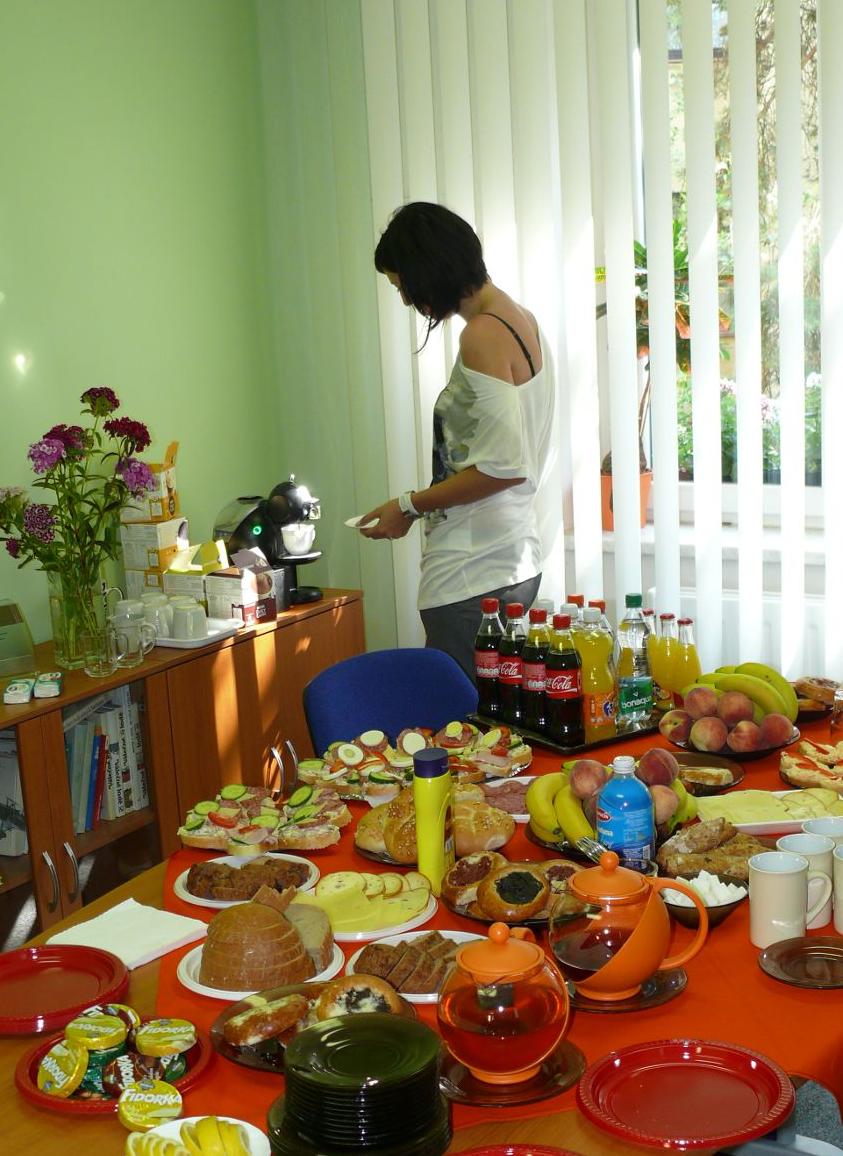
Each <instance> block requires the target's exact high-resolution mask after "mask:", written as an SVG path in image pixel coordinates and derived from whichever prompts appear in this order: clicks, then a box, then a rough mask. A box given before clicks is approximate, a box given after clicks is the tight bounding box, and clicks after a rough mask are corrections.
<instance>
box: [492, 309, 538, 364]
mask: <svg viewBox="0 0 843 1156" xmlns="http://www.w3.org/2000/svg"><path fill="white" fill-rule="evenodd" d="M486 316H487V317H494V318H495V319H496V320H497V321H500V323H501V325H505V326H506V327H507V329H508V330H509V332H510V333H511V334H512V336H513V337H514V338H515V340H516V341H517V342H518V344H519V345H520V346H521V352H522V353H523V354H524V356H525V357H526V358H527V364H528V365H529V367H530V374H531V375H532V376H533V377H535V376H536V371H535V369H534V368H533V359H532V357H530V351H529V349H528V348H527V346H526V345H525V344H524V342H523V341H522V340H521V338H520V337H519V336H518V333H517V332H516V331H515V330H514V329H513V328H512V326H511V325H510V324H509V322H508V321H504V319H503V318H502V317H499V316H498V314H497V313H487V314H486Z"/></svg>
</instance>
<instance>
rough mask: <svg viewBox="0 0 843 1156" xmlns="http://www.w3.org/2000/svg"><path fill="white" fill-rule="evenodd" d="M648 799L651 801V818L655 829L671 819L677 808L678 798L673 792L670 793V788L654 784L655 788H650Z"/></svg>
mask: <svg viewBox="0 0 843 1156" xmlns="http://www.w3.org/2000/svg"><path fill="white" fill-rule="evenodd" d="M650 798H651V799H652V800H653V818H654V819H655V821H656V826H657V827H658V826H660V825H661V824H662V823H666V822H667V821H668V819H672V818H673V816H674V815H675V814H676V811H677V809H678V807H679V796H678V795H677V794H676V792H675V791H671V789H670V787H664V786H662V785H661V783H656V784H655V786H652V787H650Z"/></svg>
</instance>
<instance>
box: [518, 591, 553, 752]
mask: <svg viewBox="0 0 843 1156" xmlns="http://www.w3.org/2000/svg"><path fill="white" fill-rule="evenodd" d="M549 645H550V631H549V630H548V628H547V611H546V610H540V609H538V608H536V607H534V608H533V609H532V610H531V611H530V629H529V631H528V633H527V641H526V642H525V643H524V649H523V651H522V652H521V658H522V662H523V668H522V684H521V714H522V716H523V719H524V724H523V725H524V726H525V727H528V728H529V729H530V730H532V731H538V732H539V733H541V732H543V731H544V678H545V666H544V663H545V658H546V657H547V648H548V646H549Z"/></svg>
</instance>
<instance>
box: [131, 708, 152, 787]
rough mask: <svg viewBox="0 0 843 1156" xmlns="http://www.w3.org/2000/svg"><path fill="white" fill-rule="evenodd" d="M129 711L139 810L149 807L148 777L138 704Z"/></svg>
mask: <svg viewBox="0 0 843 1156" xmlns="http://www.w3.org/2000/svg"><path fill="white" fill-rule="evenodd" d="M130 711H131V716H132V747H133V749H134V752H135V769H136V771H137V782H136V784H135V799H136V802H137V806H138V809H140V808H141V807H148V806H149V776H148V775H147V772H146V755H145V753H144V749H143V731H142V729H141V717H140V706H139V705H138V703H136V702H133V703H132V705H131V707H130Z"/></svg>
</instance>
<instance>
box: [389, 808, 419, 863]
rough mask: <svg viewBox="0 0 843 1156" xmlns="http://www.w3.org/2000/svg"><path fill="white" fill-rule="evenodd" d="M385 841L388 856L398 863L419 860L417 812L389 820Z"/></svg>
mask: <svg viewBox="0 0 843 1156" xmlns="http://www.w3.org/2000/svg"><path fill="white" fill-rule="evenodd" d="M383 841H384V844H385V845H386V851H387V854H388V855H389V856H390V858H391V859H394V860H395V862H396V863H415V862H416V861H417V859H418V850H417V848H416V812H415V811H414V810H413V811H410V812H409V813H408V814H406V815H401V816H398V817H397V818H392V819H387V821H386V823H385V825H384V829H383Z"/></svg>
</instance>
